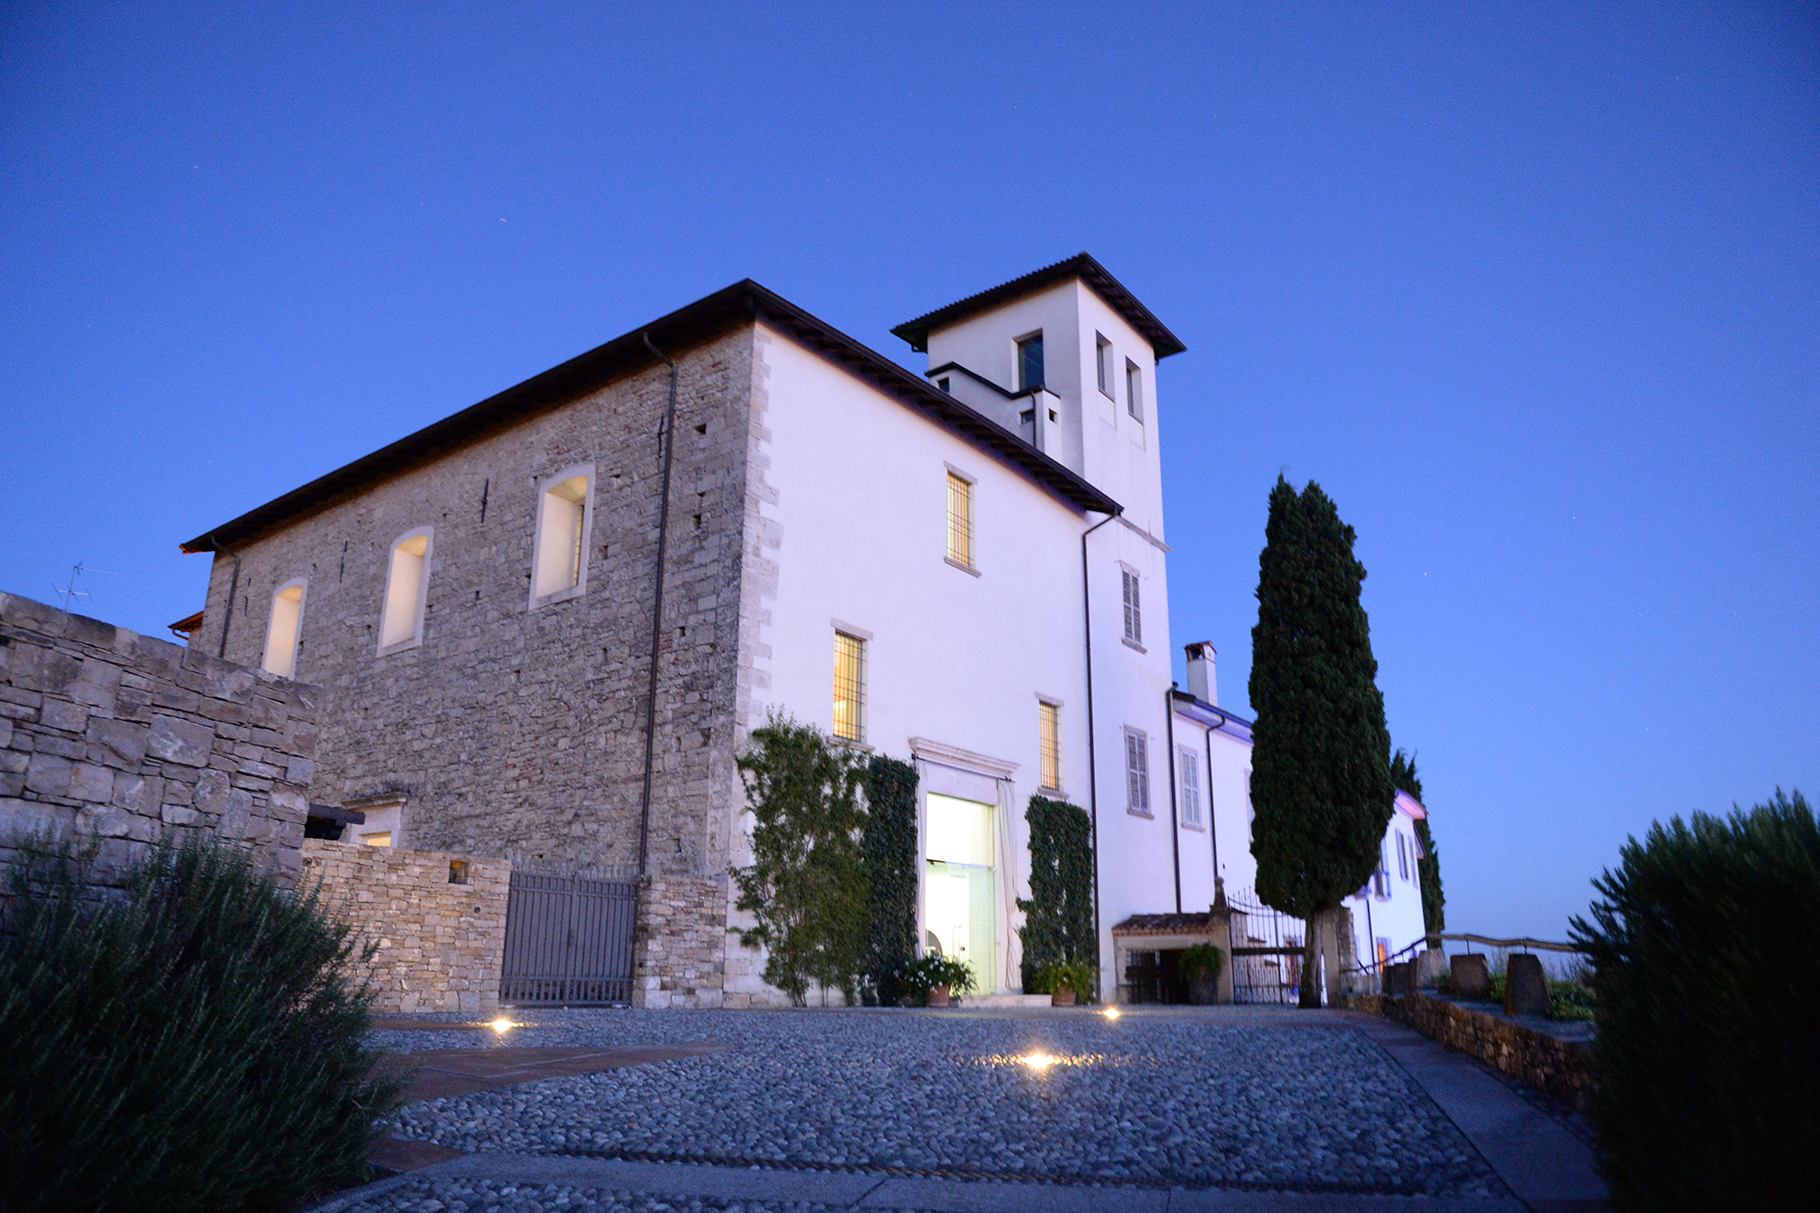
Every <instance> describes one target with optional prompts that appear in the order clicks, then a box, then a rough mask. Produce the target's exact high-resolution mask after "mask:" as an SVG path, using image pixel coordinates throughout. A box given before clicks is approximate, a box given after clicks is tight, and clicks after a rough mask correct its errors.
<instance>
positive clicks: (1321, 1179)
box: [375, 1011, 1505, 1208]
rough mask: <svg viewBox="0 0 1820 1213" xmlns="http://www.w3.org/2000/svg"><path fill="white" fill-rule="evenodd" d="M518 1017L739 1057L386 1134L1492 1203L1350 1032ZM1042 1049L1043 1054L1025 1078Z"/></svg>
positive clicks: (943, 1020)
mask: <svg viewBox="0 0 1820 1213" xmlns="http://www.w3.org/2000/svg"><path fill="white" fill-rule="evenodd" d="M522 1014H523V1015H524V1017H525V1018H526V1019H528V1020H534V1021H535V1023H536V1025H537V1026H535V1027H529V1028H524V1029H519V1030H515V1031H513V1032H510V1033H508V1034H507V1037H508V1038H509V1040H508V1043H511V1044H518V1045H580V1044H594V1045H632V1044H655V1043H675V1042H680V1041H686V1040H692V1041H718V1042H724V1043H727V1044H730V1045H732V1046H734V1047H733V1048H732V1049H731V1050H729V1051H727V1052H724V1053H716V1054H713V1055H710V1056H706V1057H699V1058H690V1059H686V1060H680V1061H672V1062H664V1063H660V1064H656V1065H648V1066H636V1067H632V1068H629V1069H622V1070H614V1071H610V1072H607V1073H602V1074H589V1075H582V1076H580V1077H573V1078H554V1079H547V1080H544V1081H542V1082H536V1083H529V1084H526V1085H524V1086H519V1087H512V1088H507V1089H505V1090H501V1091H492V1092H486V1093H482V1094H476V1095H471V1096H466V1097H463V1098H459V1099H443V1100H432V1101H429V1102H426V1103H420V1104H413V1105H411V1106H410V1107H409V1108H407V1109H405V1111H404V1112H403V1114H402V1115H401V1118H400V1123H399V1126H398V1128H397V1129H396V1132H398V1133H399V1134H400V1135H401V1136H406V1137H414V1138H420V1139H427V1140H431V1141H435V1142H438V1143H440V1144H442V1145H444V1146H448V1147H451V1148H454V1149H459V1150H467V1151H476V1150H482V1151H484V1150H514V1151H524V1152H528V1153H545V1154H601V1155H606V1156H621V1157H640V1156H644V1157H651V1156H680V1157H685V1158H692V1159H700V1160H702V1161H720V1162H737V1163H747V1162H751V1161H768V1162H772V1163H773V1164H775V1163H777V1162H788V1163H797V1164H823V1165H830V1166H836V1167H856V1168H879V1167H890V1168H905V1169H910V1170H937V1171H954V1172H962V1173H991V1174H997V1175H1007V1176H1024V1177H1029V1178H1038V1177H1055V1178H1072V1179H1077V1180H1082V1179H1109V1180H1115V1181H1116V1180H1127V1181H1131V1180H1135V1181H1137V1182H1140V1183H1142V1182H1149V1183H1185V1184H1193V1185H1197V1186H1198V1185H1217V1186H1232V1187H1247V1188H1260V1189H1278V1190H1285V1189H1287V1190H1310V1191H1335V1192H1385V1193H1404V1194H1410V1195H1415V1194H1423V1193H1426V1194H1429V1195H1437V1196H1439V1195H1448V1196H1474V1195H1481V1196H1491V1195H1504V1194H1505V1189H1504V1187H1503V1185H1502V1184H1501V1183H1500V1182H1499V1181H1498V1179H1497V1178H1496V1177H1495V1176H1494V1175H1493V1173H1492V1172H1491V1170H1490V1169H1489V1167H1487V1165H1486V1164H1485V1162H1484V1160H1483V1159H1482V1158H1481V1157H1480V1156H1479V1155H1478V1153H1477V1152H1476V1151H1475V1150H1474V1149H1473V1148H1472V1147H1471V1145H1469V1144H1468V1142H1467V1141H1466V1139H1465V1138H1464V1137H1463V1136H1462V1135H1461V1133H1460V1132H1459V1130H1458V1129H1457V1128H1455V1126H1454V1125H1453V1123H1452V1122H1451V1121H1449V1120H1448V1119H1447V1118H1446V1117H1445V1116H1444V1115H1443V1114H1442V1113H1441V1112H1440V1111H1439V1109H1437V1108H1436V1107H1435V1105H1434V1104H1433V1102H1432V1101H1430V1100H1429V1098H1428V1097H1427V1095H1426V1094H1425V1093H1423V1092H1422V1091H1421V1089H1420V1088H1419V1087H1417V1086H1416V1085H1415V1083H1414V1082H1413V1081H1412V1080H1411V1079H1410V1078H1409V1077H1408V1075H1407V1074H1406V1073H1405V1072H1404V1071H1403V1070H1402V1068H1401V1067H1400V1066H1398V1065H1397V1064H1396V1062H1395V1061H1393V1060H1392V1059H1391V1058H1390V1057H1389V1056H1388V1055H1387V1054H1385V1053H1384V1051H1383V1050H1382V1049H1380V1048H1378V1047H1377V1046H1376V1045H1375V1044H1373V1043H1372V1042H1371V1041H1370V1040H1368V1039H1367V1038H1366V1037H1365V1036H1364V1035H1363V1034H1362V1033H1360V1032H1358V1031H1356V1030H1353V1029H1351V1028H1344V1027H1330V1028H1313V1027H1259V1026H1235V1025H1223V1024H1219V1023H1217V1022H1208V1021H1191V1020H1170V1019H1161V1018H1157V1019H1149V1018H1146V1017H1144V1016H1141V1015H1127V1016H1125V1017H1123V1018H1121V1019H1120V1020H1118V1021H1117V1022H1108V1021H1106V1020H1104V1019H1102V1018H1100V1017H1099V1016H1097V1015H1093V1014H1091V1013H1080V1014H1077V1015H1071V1016H1066V1017H1046V1018H1018V1017H987V1016H979V1017H970V1016H959V1015H957V1016H942V1015H928V1014H920V1015H912V1014H891V1013H876V1014H867V1013H860V1012H836V1013H815V1012H798V1013H764V1012H745V1011H741V1012H666V1013H662V1014H652V1013H639V1012H627V1011H587V1012H577V1011H571V1012H539V1013H535V1014H533V1013H531V1012H524V1013H522ZM490 1036H491V1034H490V1033H488V1034H485V1036H483V1037H480V1038H478V1039H477V1034H474V1033H453V1032H451V1033H442V1032H388V1033H375V1043H376V1044H380V1045H382V1046H383V1047H388V1048H447V1047H462V1046H470V1047H478V1046H482V1045H484V1044H485V1043H486V1037H490ZM1035 1053H1042V1054H1044V1055H1047V1056H1048V1057H1051V1058H1053V1059H1054V1060H1053V1062H1052V1064H1049V1065H1046V1066H1041V1067H1038V1066H1032V1065H1030V1064H1028V1063H1027V1061H1026V1060H1025V1059H1026V1058H1028V1057H1030V1056H1031V1055H1032V1054H1035ZM420 1199H421V1198H420ZM438 1199H440V1197H438ZM597 1199H599V1200H600V1201H601V1202H602V1205H601V1207H605V1208H619V1207H630V1206H618V1205H612V1204H610V1203H605V1202H606V1201H607V1199H608V1198H606V1197H599V1198H597ZM380 1207H385V1208H395V1207H396V1208H402V1207H409V1206H395V1205H383V1206H380ZM473 1207H475V1208H485V1207H487V1206H486V1205H485V1204H481V1205H475V1206H473ZM501 1207H502V1208H506V1207H512V1206H505V1205H502V1206H501ZM527 1207H529V1206H527ZM536 1207H540V1208H543V1207H559V1206H555V1205H549V1204H544V1205H539V1206H536ZM580 1207H584V1208H585V1207H587V1206H586V1205H585V1204H584V1205H582V1206H580ZM703 1207H711V1206H703Z"/></svg>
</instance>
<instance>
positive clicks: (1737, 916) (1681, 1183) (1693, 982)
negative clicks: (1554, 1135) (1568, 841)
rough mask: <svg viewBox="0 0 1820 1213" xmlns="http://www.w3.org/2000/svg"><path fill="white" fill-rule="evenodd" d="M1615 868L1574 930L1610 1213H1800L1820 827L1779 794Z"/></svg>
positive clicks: (1818, 987)
mask: <svg viewBox="0 0 1820 1213" xmlns="http://www.w3.org/2000/svg"><path fill="white" fill-rule="evenodd" d="M1620 855H1621V862H1620V864H1619V866H1618V869H1617V870H1616V871H1615V872H1614V871H1610V870H1607V871H1606V872H1605V874H1604V875H1603V876H1601V877H1600V878H1599V879H1597V880H1595V881H1594V882H1593V887H1594V888H1595V889H1596V890H1597V891H1598V893H1599V894H1600V896H1601V898H1602V900H1599V901H1596V902H1594V903H1593V905H1592V906H1591V909H1590V911H1589V914H1590V919H1591V921H1590V922H1589V921H1587V920H1586V919H1582V918H1576V919H1574V923H1573V930H1574V941H1575V943H1576V944H1578V945H1580V946H1582V947H1583V948H1585V949H1586V951H1587V954H1588V957H1589V959H1590V961H1591V963H1592V965H1593V967H1594V969H1595V970H1596V971H1597V973H1598V981H1597V987H1596V988H1597V993H1598V1000H1597V1008H1598V1010H1597V1015H1598V1024H1599V1034H1598V1037H1597V1039H1596V1040H1595V1041H1594V1043H1593V1059H1594V1066H1595V1071H1596V1077H1597V1079H1598V1091H1597V1094H1596V1096H1595V1098H1594V1102H1593V1106H1592V1109H1591V1114H1592V1119H1593V1123H1594V1125H1595V1126H1596V1128H1597V1129H1598V1134H1599V1155H1600V1168H1601V1170H1602V1172H1603V1173H1604V1176H1605V1180H1606V1183H1607V1185H1608V1187H1609V1188H1610V1192H1611V1202H1612V1205H1613V1207H1615V1208H1617V1209H1621V1210H1642V1209H1651V1210H1657V1209H1663V1210H1674V1209H1722V1208H1727V1209H1729V1208H1764V1209H1770V1208H1799V1207H1800V1206H1802V1205H1804V1204H1806V1203H1807V1201H1809V1200H1811V1199H1813V1193H1814V1191H1815V1190H1816V1189H1817V1188H1820V1109H1817V1108H1816V1104H1815V1102H1814V1091H1815V1090H1816V1089H1817V1088H1820V1037H1817V1036H1816V1034H1815V1032H1814V1014H1815V1011H1814V1008H1815V1006H1816V1005H1820V915H1817V914H1816V913H1815V907H1816V906H1820V822H1817V821H1816V819H1815V816H1814V813H1813V810H1812V809H1811V808H1809V806H1808V804H1807V802H1806V801H1805V800H1804V799H1802V797H1801V794H1800V793H1799V792H1797V793H1795V794H1794V795H1792V796H1786V795H1784V794H1783V793H1782V791H1781V790H1780V789H1778V790H1777V792H1776V795H1775V798H1774V799H1773V800H1771V801H1770V802H1769V803H1768V804H1763V805H1759V806H1757V807H1756V808H1754V809H1752V810H1751V811H1750V812H1748V813H1744V812H1739V811H1736V810H1734V811H1733V812H1732V813H1731V814H1730V816H1729V817H1726V818H1718V817H1712V816H1709V815H1707V814H1704V813H1696V814H1694V815H1693V819H1692V821H1691V823H1684V822H1682V821H1681V819H1680V818H1675V819H1674V820H1673V821H1671V822H1670V823H1669V824H1668V825H1667V826H1663V825H1662V824H1661V823H1659V822H1658V823H1657V824H1655V825H1653V826H1651V827H1650V831H1649V834H1648V836H1647V837H1646V839H1645V840H1644V842H1642V843H1638V842H1637V840H1636V839H1634V838H1633V839H1631V840H1630V841H1629V842H1628V843H1626V844H1625V846H1624V848H1623V850H1622V851H1621V853H1620Z"/></svg>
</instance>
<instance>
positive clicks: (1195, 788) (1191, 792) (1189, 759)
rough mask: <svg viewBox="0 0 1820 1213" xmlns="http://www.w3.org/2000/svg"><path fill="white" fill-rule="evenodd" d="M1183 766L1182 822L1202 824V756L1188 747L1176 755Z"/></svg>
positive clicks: (1193, 824)
mask: <svg viewBox="0 0 1820 1213" xmlns="http://www.w3.org/2000/svg"><path fill="white" fill-rule="evenodd" d="M1176 757H1177V758H1178V759H1180V761H1181V766H1182V820H1183V821H1184V822H1186V823H1188V824H1189V825H1191V826H1198V825H1200V824H1201V756H1200V755H1199V754H1196V753H1195V752H1194V751H1193V750H1191V749H1189V748H1188V747H1187V746H1183V747H1182V749H1181V753H1179V754H1178V755H1176Z"/></svg>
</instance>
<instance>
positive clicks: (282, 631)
mask: <svg viewBox="0 0 1820 1213" xmlns="http://www.w3.org/2000/svg"><path fill="white" fill-rule="evenodd" d="M303 586H304V583H303V582H301V581H293V582H291V583H290V584H289V585H285V586H281V587H279V590H278V592H277V593H276V594H273V595H272V621H271V623H270V624H268V625H267V626H266V629H265V668H266V670H267V672H269V673H272V674H276V675H278V676H279V677H280V678H291V677H294V676H295V674H296V671H297V637H298V636H299V635H300V634H301V633H302V631H303Z"/></svg>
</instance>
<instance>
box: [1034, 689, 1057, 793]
mask: <svg viewBox="0 0 1820 1213" xmlns="http://www.w3.org/2000/svg"><path fill="white" fill-rule="evenodd" d="M1036 713H1037V715H1036V719H1037V735H1038V740H1039V743H1040V746H1041V749H1042V759H1043V788H1044V790H1045V791H1049V792H1056V791H1060V790H1061V786H1062V709H1061V708H1060V707H1058V706H1056V705H1055V704H1053V703H1038V704H1037V705H1036Z"/></svg>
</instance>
